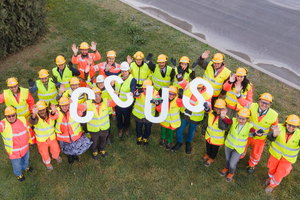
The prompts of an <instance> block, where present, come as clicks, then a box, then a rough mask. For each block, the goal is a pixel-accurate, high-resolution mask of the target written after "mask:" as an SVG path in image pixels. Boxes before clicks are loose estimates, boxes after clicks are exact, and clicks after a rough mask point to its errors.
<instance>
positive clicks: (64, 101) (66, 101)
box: [59, 96, 70, 106]
mask: <svg viewBox="0 0 300 200" xmlns="http://www.w3.org/2000/svg"><path fill="white" fill-rule="evenodd" d="M69 103H70V101H69V98H68V97H65V96H62V97H61V98H60V99H59V105H60V106H63V105H68V104H69Z"/></svg>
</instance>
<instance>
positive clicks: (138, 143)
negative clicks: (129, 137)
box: [136, 137, 143, 146]
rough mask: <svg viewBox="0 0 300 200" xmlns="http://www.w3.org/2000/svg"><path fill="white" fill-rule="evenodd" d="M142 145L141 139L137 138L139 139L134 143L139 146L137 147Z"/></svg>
mask: <svg viewBox="0 0 300 200" xmlns="http://www.w3.org/2000/svg"><path fill="white" fill-rule="evenodd" d="M142 143H143V138H142V137H139V138H138V139H137V141H136V144H137V145H139V146H141V145H142Z"/></svg>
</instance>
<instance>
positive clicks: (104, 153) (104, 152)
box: [100, 150, 107, 158]
mask: <svg viewBox="0 0 300 200" xmlns="http://www.w3.org/2000/svg"><path fill="white" fill-rule="evenodd" d="M100 155H101V156H102V157H104V158H105V157H107V153H106V151H104V150H103V151H100Z"/></svg>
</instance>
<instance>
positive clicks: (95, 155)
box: [93, 151, 98, 160]
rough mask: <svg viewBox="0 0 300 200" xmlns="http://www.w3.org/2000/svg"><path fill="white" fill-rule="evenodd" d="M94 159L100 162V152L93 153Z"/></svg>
mask: <svg viewBox="0 0 300 200" xmlns="http://www.w3.org/2000/svg"><path fill="white" fill-rule="evenodd" d="M93 159H94V160H98V152H97V151H95V152H93Z"/></svg>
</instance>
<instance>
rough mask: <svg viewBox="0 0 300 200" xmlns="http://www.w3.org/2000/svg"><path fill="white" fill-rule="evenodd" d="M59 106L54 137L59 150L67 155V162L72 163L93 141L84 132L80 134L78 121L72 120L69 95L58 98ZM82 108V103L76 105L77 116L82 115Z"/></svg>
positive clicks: (77, 159) (80, 129) (83, 107)
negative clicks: (57, 142)
mask: <svg viewBox="0 0 300 200" xmlns="http://www.w3.org/2000/svg"><path fill="white" fill-rule="evenodd" d="M71 101H72V100H71ZM59 108H60V109H59V111H58V114H59V116H58V119H57V120H56V125H55V132H56V137H57V140H58V141H59V144H60V148H61V151H62V152H63V153H64V154H67V155H68V162H69V163H70V164H73V163H74V161H77V162H78V161H79V158H78V155H81V154H83V153H84V152H86V150H88V149H89V148H90V146H91V145H92V143H93V142H91V140H90V139H88V138H87V136H86V135H85V134H82V128H81V126H80V123H78V122H76V121H74V120H73V119H72V117H71V116H70V101H69V97H65V96H63V97H61V98H60V99H59ZM84 109H85V106H84V105H82V104H79V105H78V114H79V116H81V115H82V113H83V111H84Z"/></svg>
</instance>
